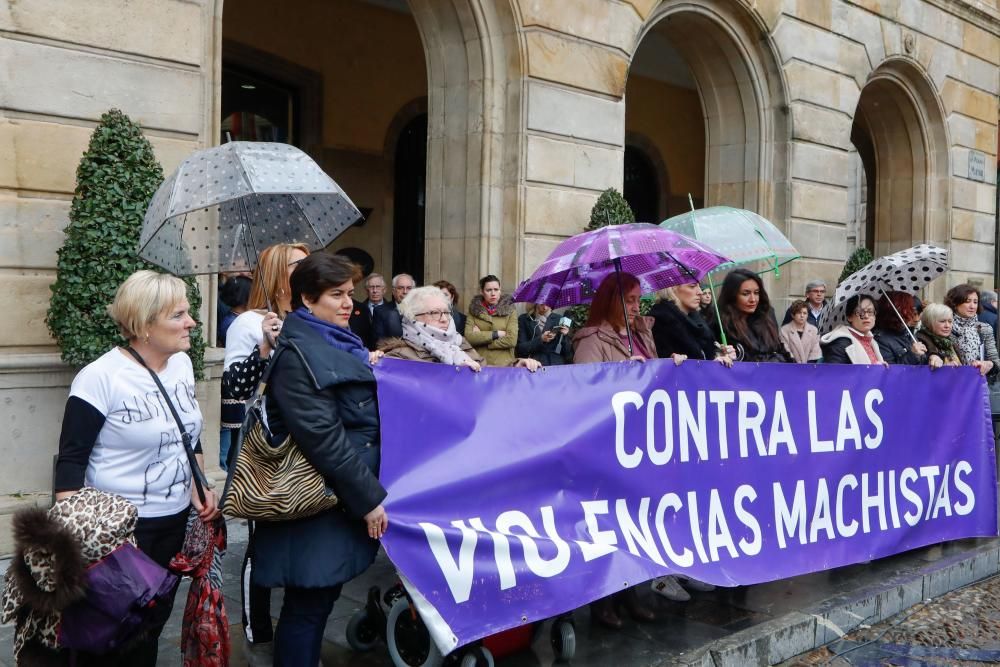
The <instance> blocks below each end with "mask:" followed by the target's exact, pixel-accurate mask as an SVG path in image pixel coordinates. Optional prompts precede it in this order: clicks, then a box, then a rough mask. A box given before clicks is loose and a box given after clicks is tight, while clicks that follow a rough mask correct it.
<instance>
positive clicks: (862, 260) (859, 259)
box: [837, 247, 875, 284]
mask: <svg viewBox="0 0 1000 667" xmlns="http://www.w3.org/2000/svg"><path fill="white" fill-rule="evenodd" d="M874 259H875V257H874V256H873V255H872V251H871V250H869V249H868V248H865V247H861V248H858V249H857V250H855V251H854V252H852V253H851V256H850V257H848V258H847V262H845V263H844V270H843V271H841V272H840V278H839V279H838V280H837V283H838V284H839V283H842V282H844V281H845V280H847V278H848V276H850V275H851V274H852V273H855V272H856V271H858V270H860V269H863V268H864V267H865V266H866V265H867V264H869V263H870V262H871V261H872V260H874Z"/></svg>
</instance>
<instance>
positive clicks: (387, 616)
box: [347, 583, 576, 667]
mask: <svg viewBox="0 0 1000 667" xmlns="http://www.w3.org/2000/svg"><path fill="white" fill-rule="evenodd" d="M542 626H543V623H542V622H538V623H532V624H527V625H524V626H521V627H517V628H511V629H510V630H504V631H503V632H499V633H497V634H495V635H491V636H489V637H484V638H483V639H481V640H479V641H477V642H474V643H472V644H469V645H467V646H463V647H462V648H460V649H458V650H456V651H454V652H452V653H450V654H449V655H447V656H442V655H441V651H440V650H439V649H438V647H437V645H436V644H435V643H434V641H433V640H432V639H431V636H430V633H429V632H428V631H427V628H426V627H425V625H424V622H423V620H422V619H421V618H420V616H419V615H418V614H417V611H416V607H415V606H414V605H413V601H412V600H411V599H410V596H409V595H408V594H407V592H406V589H405V588H404V587H403V584H402V583H397V584H396V585H394V586H392V587H391V588H389V589H388V590H387V591H386V592H385V594H384V595H383V594H382V592H381V590H380V589H379V588H378V586H372V587H371V588H370V589H369V590H368V600H367V603H366V604H365V607H364V608H363V609H360V610H358V612H356V613H355V614H354V616H352V617H351V620H350V622H348V624H347V643H348V644H350V646H351V648H353V649H354V650H355V651H359V652H365V651H371V650H372V649H374V648H375V646H376V645H377V644H378V642H379V641H383V642H385V644H386V647H387V648H388V650H389V657H390V658H392V663H393V665H395V666H396V667H452V666H454V667H493V660H494V658H495V657H496V658H502V657H503V656H505V655H511V654H513V653H517V652H519V651H525V650H527V649H528V648H529V647H530V646H531V644H532V642H533V641H534V640H535V639H536V638H537V637H538V634H539V633H540V632H541V630H542ZM550 640H551V642H552V650H553V652H554V653H555V656H556V660H557V661H559V662H568V661H569V660H572V659H573V655H574V654H575V653H576V626H575V625H574V623H573V617H572V616H571V615H570V614H563V615H562V616H557V617H556V618H555V619H553V621H552V628H551V630H550Z"/></svg>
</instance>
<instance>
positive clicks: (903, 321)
mask: <svg viewBox="0 0 1000 667" xmlns="http://www.w3.org/2000/svg"><path fill="white" fill-rule="evenodd" d="M878 289H879V291H880V292H882V296H883V297H885V300H886V301H888V302H889V305H890V306H891V307H892V312H894V313H896V317H898V318H899V321H900V322H902V323H903V329H905V330H906V333H908V334H910V338H912V339H913V342H914V343H916V342H917V337H916V336H914V335H913V332H912V331H910V325H909V324H907V323H906V320H904V319H903V316H902V315H900V314H899V311H898V310H896V304H894V303H893V302H892V299H890V298H889V295H888V294H886V293H885V288H884V287H879V288H878Z"/></svg>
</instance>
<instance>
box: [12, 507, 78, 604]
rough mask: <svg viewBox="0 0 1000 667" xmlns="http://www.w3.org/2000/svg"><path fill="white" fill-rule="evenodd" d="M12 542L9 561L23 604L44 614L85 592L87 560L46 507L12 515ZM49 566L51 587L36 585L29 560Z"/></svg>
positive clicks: (74, 541) (74, 540)
mask: <svg viewBox="0 0 1000 667" xmlns="http://www.w3.org/2000/svg"><path fill="white" fill-rule="evenodd" d="M12 524H13V529H14V530H13V532H14V543H15V544H16V545H17V549H16V550H15V552H14V558H13V560H12V561H11V563H10V572H11V577H12V578H13V580H14V583H15V584H16V585H17V587H18V590H19V591H20V593H21V596H22V597H23V600H24V602H25V604H27V605H29V606H30V607H31V608H32V609H34V610H37V611H39V612H41V613H43V614H52V613H55V612H58V611H61V610H63V609H65V608H66V607H67V606H69V605H70V604H72V603H73V602H76V601H77V600H80V599H82V598H83V597H84V596H85V594H86V572H87V562H86V560H85V559H84V557H83V552H82V550H81V548H80V543H79V542H78V541H77V539H76V538H75V537H74V536H73V533H72V532H71V531H70V530H69V529H67V528H66V527H65V526H64V525H63V524H62V523H61V522H60V521H59V520H57V519H54V518H52V517H51V516H49V513H48V512H46V511H45V510H43V509H41V508H38V507H32V508H29V509H25V510H21V511H19V512H18V513H17V514H15V515H14V518H13V522H12ZM26 556H28V557H29V558H28V561H32V562H34V561H36V560H38V561H39V562H42V563H44V565H45V566H46V567H48V568H51V573H50V576H51V579H52V581H53V583H54V584H55V586H54V590H52V591H48V590H46V589H45V588H43V587H41V586H39V582H38V580H37V579H36V578H35V576H36V575H40V574H41V573H33V572H32V568H31V566H29V564H28V561H26Z"/></svg>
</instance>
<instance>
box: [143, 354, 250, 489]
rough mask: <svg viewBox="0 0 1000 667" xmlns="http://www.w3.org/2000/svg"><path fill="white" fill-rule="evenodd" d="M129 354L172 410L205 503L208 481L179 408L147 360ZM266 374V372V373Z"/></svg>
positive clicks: (195, 480) (193, 474)
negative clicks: (150, 379) (147, 374)
mask: <svg viewBox="0 0 1000 667" xmlns="http://www.w3.org/2000/svg"><path fill="white" fill-rule="evenodd" d="M125 349H126V350H128V353H129V354H131V355H132V356H133V357H135V360H136V361H138V362H139V364H140V365H141V366H142V367H143V368H145V369H146V370H147V371H149V375H150V377H152V378H153V382H155V383H156V388H157V389H159V390H160V395H161V396H163V400H164V402H165V403H166V404H167V407H168V408H170V414H172V415H173V416H174V421H175V422H177V429H178V430H179V431H180V434H181V441H182V442H183V443H184V452H185V453H186V454H187V458H188V463H189V464H190V466H191V476H192V477H193V478H194V486H195V489H197V491H198V498H199V499H200V500H201V502H202V503H204V502H205V487H206V486H208V481H207V480H206V479H205V474H204V473H203V472H202V471H201V467H200V466H199V465H198V459H196V458H195V453H194V447H192V446H191V434H190V433H188V432H187V429H185V428H184V422H182V421H181V416H180V415H179V414H177V408H175V407H174V403H173V401H171V400H170V395H169V394H168V393H167V390H166V389H165V388H164V387H163V383H162V382H160V377H159V376H158V375H157V374H156V372H155V371H154V370H153V369H152V368H150V367H149V366H148V365H146V360H145V359H143V358H142V355H141V354H139V353H138V352H136V351H135V350H134V349H133V348H132V346H131V345H129V346H127V347H126V348H125ZM265 373H266V372H265Z"/></svg>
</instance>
